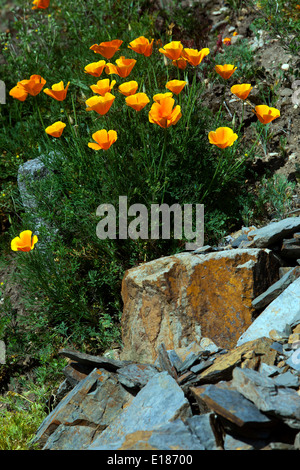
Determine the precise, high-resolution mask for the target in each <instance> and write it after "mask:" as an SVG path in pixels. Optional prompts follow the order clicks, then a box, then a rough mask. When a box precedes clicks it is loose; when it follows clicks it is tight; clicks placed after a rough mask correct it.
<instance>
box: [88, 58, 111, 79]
mask: <svg viewBox="0 0 300 470" xmlns="http://www.w3.org/2000/svg"><path fill="white" fill-rule="evenodd" d="M105 64H106V62H105V60H99V61H98V62H92V63H91V64H88V65H86V67H85V68H84V71H85V73H89V74H90V75H93V77H100V75H101V74H102V72H103V70H104V67H105Z"/></svg>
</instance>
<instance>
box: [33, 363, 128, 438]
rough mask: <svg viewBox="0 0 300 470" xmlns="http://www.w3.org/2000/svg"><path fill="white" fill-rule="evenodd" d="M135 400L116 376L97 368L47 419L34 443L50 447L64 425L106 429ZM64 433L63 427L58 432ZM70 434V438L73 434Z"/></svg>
mask: <svg viewBox="0 0 300 470" xmlns="http://www.w3.org/2000/svg"><path fill="white" fill-rule="evenodd" d="M132 399H133V396H132V394H130V393H128V392H127V391H126V390H125V389H124V387H122V385H121V384H119V383H118V382H117V380H116V378H115V377H114V375H113V374H112V373H110V372H107V371H105V370H100V369H94V370H93V371H92V372H91V373H90V374H89V375H88V376H87V377H86V378H85V379H84V380H81V381H80V382H79V383H78V384H77V385H76V386H75V387H74V388H73V389H72V390H71V392H69V393H68V395H67V396H66V397H65V398H64V399H63V400H62V401H61V402H60V403H59V404H58V405H57V407H56V408H54V410H53V411H52V412H51V413H50V414H49V415H48V416H47V417H46V419H45V420H44V421H43V422H42V424H41V425H40V427H39V429H38V430H37V433H36V436H35V438H34V440H33V443H37V444H39V445H44V444H46V441H47V439H48V438H49V436H51V435H52V433H53V432H54V431H56V430H57V428H58V427H60V426H61V425H64V426H67V427H73V426H77V425H81V426H89V427H90V428H93V429H96V428H97V429H98V430H99V431H100V430H103V429H105V428H106V427H107V426H108V425H109V424H110V422H111V421H112V420H114V419H115V418H116V416H118V415H119V414H120V412H121V411H122V409H123V406H124V405H125V404H128V403H129V402H131V400H132ZM77 431H78V430H77ZM62 432H63V430H62V428H61V429H60V430H57V433H58V434H59V435H60V436H62ZM67 432H68V435H70V431H69V430H67ZM73 432H74V433H75V432H76V429H73ZM52 446H53V444H52Z"/></svg>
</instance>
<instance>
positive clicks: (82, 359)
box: [58, 349, 131, 372]
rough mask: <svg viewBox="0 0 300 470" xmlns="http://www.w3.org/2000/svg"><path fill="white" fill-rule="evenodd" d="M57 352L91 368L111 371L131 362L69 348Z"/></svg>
mask: <svg viewBox="0 0 300 470" xmlns="http://www.w3.org/2000/svg"><path fill="white" fill-rule="evenodd" d="M58 354H59V355H61V356H64V357H68V358H69V359H72V360H73V361H76V362H79V363H80V364H83V365H87V366H90V367H93V368H94V367H103V368H104V369H106V370H109V371H112V372H115V371H116V370H118V369H119V368H120V367H122V366H125V365H127V364H131V362H130V361H119V360H118V359H110V358H109V357H106V356H92V355H90V354H86V353H82V352H78V351H72V350H71V349H60V350H59V351H58Z"/></svg>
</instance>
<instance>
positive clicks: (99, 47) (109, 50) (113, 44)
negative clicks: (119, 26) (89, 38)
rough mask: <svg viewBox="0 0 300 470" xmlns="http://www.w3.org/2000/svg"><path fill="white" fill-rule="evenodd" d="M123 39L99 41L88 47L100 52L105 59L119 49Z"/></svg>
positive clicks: (109, 57) (97, 52)
mask: <svg viewBox="0 0 300 470" xmlns="http://www.w3.org/2000/svg"><path fill="white" fill-rule="evenodd" d="M122 43H123V41H122V40H121V39H113V40H112V41H107V42H101V43H100V44H93V46H91V47H90V49H92V51H94V52H95V53H96V54H101V55H103V57H105V59H111V58H112V57H113V56H114V55H115V53H116V52H117V51H118V50H119V48H120V46H121V44H122Z"/></svg>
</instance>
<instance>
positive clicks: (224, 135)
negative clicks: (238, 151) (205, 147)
mask: <svg viewBox="0 0 300 470" xmlns="http://www.w3.org/2000/svg"><path fill="white" fill-rule="evenodd" d="M237 138H238V135H237V134H235V133H234V132H233V130H232V129H230V127H218V129H217V130H216V131H211V132H209V134H208V139H209V142H210V143H211V144H213V145H216V146H217V147H219V148H220V149H225V148H226V147H231V146H232V145H233V143H234V142H235V141H236V139H237Z"/></svg>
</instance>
